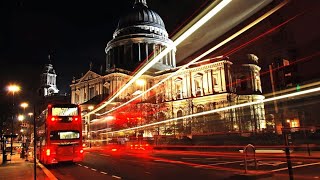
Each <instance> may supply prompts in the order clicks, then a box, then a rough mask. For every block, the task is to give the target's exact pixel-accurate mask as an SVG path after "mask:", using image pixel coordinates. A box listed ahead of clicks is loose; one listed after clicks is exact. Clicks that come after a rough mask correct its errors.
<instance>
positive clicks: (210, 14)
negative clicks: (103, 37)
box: [84, 0, 232, 117]
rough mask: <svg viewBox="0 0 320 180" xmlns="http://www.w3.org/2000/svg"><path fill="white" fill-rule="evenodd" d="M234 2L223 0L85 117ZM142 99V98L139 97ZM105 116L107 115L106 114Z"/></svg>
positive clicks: (120, 91) (119, 92)
mask: <svg viewBox="0 0 320 180" xmlns="http://www.w3.org/2000/svg"><path fill="white" fill-rule="evenodd" d="M231 1H232V0H223V1H221V2H220V3H219V4H218V5H217V6H215V7H214V8H213V9H212V10H211V11H209V12H208V13H207V14H206V15H205V16H203V17H202V18H201V19H200V20H199V21H198V22H196V23H195V24H194V25H192V26H191V27H190V28H189V29H188V30H187V31H186V32H184V33H183V34H182V35H181V36H180V37H179V38H177V39H176V40H175V41H174V42H173V44H171V45H169V46H168V47H167V48H166V49H164V51H162V52H160V54H159V55H158V56H156V57H155V58H154V59H153V60H151V61H150V62H149V63H147V64H145V65H144V66H143V67H142V68H141V70H140V71H138V72H137V73H136V74H135V75H134V76H133V77H132V78H131V79H130V81H129V82H128V83H126V84H125V85H124V86H123V87H122V88H121V89H120V90H119V91H118V92H117V93H116V94H115V95H114V96H112V97H111V98H110V99H109V100H108V101H107V102H105V103H103V104H102V105H101V106H99V107H97V108H96V109H94V110H92V111H90V112H89V113H87V114H85V115H84V117H86V116H89V115H91V114H93V113H95V112H97V111H99V110H101V109H102V108H104V107H105V106H107V105H108V104H109V103H111V102H112V101H113V100H114V99H115V98H117V97H118V96H119V95H120V94H121V93H122V92H123V91H125V90H126V89H127V88H128V87H129V86H130V85H131V84H133V83H134V82H135V81H136V80H137V79H138V78H140V76H141V75H142V74H143V73H145V72H146V71H147V70H148V69H150V68H151V67H152V66H153V65H154V64H155V63H157V62H158V61H159V60H161V58H163V57H164V56H165V55H167V54H168V53H169V52H170V51H171V50H173V49H174V48H175V47H176V46H178V45H179V44H180V43H181V42H182V41H184V40H185V39H186V38H187V37H189V36H190V35H191V34H192V33H194V32H195V31H196V30H197V29H199V28H200V27H201V26H202V25H204V24H205V23H206V22H207V21H208V20H209V19H210V18H212V17H213V16H214V15H216V14H217V13H218V12H219V11H221V10H222V9H223V8H224V7H225V6H226V5H228V4H229V3H230V2H231ZM139 97H140V96H139ZM104 114H105V113H104Z"/></svg>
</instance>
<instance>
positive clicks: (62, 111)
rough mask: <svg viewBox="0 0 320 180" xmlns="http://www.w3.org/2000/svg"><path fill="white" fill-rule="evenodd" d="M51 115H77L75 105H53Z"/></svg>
mask: <svg viewBox="0 0 320 180" xmlns="http://www.w3.org/2000/svg"><path fill="white" fill-rule="evenodd" d="M52 116H78V108H77V107H53V108H52Z"/></svg>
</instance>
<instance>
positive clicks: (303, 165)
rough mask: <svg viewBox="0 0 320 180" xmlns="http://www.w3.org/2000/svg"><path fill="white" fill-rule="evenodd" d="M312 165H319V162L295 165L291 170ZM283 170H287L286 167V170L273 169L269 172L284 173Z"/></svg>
mask: <svg viewBox="0 0 320 180" xmlns="http://www.w3.org/2000/svg"><path fill="white" fill-rule="evenodd" d="M313 165H320V162H316V163H310V164H302V165H297V166H292V168H300V167H306V166H313ZM284 170H288V167H286V168H280V169H274V170H271V171H272V172H278V171H284Z"/></svg>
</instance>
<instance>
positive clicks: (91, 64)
mask: <svg viewBox="0 0 320 180" xmlns="http://www.w3.org/2000/svg"><path fill="white" fill-rule="evenodd" d="M89 66H90V70H91V69H92V66H93V63H92V61H90V64H89Z"/></svg>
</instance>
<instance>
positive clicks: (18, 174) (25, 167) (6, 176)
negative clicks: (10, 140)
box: [0, 153, 49, 180]
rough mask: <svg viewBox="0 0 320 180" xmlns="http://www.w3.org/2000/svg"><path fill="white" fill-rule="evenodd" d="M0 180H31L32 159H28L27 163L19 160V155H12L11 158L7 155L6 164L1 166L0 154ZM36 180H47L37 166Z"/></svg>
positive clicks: (32, 174) (32, 170)
mask: <svg viewBox="0 0 320 180" xmlns="http://www.w3.org/2000/svg"><path fill="white" fill-rule="evenodd" d="M0 155H1V157H0V163H1V164H0V180H12V179H15V180H33V179H34V173H33V172H34V169H33V167H34V166H33V159H32V158H29V161H25V159H21V158H20V154H14V155H12V157H11V156H10V153H7V155H8V160H10V158H11V161H7V162H6V164H2V154H0ZM36 172H37V179H38V180H49V178H48V177H47V176H46V174H45V173H44V172H43V171H42V169H41V168H40V167H39V166H38V165H37V169H36Z"/></svg>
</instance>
